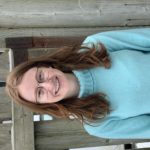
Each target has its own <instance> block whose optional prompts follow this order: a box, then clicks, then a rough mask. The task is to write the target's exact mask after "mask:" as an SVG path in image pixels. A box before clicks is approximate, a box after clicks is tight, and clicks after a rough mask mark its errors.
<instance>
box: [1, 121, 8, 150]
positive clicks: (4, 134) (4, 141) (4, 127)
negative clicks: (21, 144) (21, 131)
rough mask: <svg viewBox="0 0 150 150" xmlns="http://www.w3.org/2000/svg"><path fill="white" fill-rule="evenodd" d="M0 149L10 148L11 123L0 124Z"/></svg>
mask: <svg viewBox="0 0 150 150" xmlns="http://www.w3.org/2000/svg"><path fill="white" fill-rule="evenodd" d="M0 150H11V124H0Z"/></svg>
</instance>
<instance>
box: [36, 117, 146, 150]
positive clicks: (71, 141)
mask: <svg viewBox="0 0 150 150" xmlns="http://www.w3.org/2000/svg"><path fill="white" fill-rule="evenodd" d="M58 141H59V144H58ZM140 141H149V140H108V139H102V138H96V137H93V136H90V135H88V134H87V133H86V132H85V130H84V129H83V127H82V126H81V124H80V123H79V122H77V121H69V120H53V121H45V122H35V146H36V150H49V149H53V150H55V149H56V150H60V149H69V148H79V147H93V146H105V145H117V144H125V143H131V142H140Z"/></svg>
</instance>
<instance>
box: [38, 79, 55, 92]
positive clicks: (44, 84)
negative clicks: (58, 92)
mask: <svg viewBox="0 0 150 150" xmlns="http://www.w3.org/2000/svg"><path fill="white" fill-rule="evenodd" d="M38 85H39V86H40V87H43V88H44V89H45V90H47V91H49V92H50V91H52V90H53V88H54V83H53V81H52V80H46V81H44V82H42V83H39V84H38Z"/></svg>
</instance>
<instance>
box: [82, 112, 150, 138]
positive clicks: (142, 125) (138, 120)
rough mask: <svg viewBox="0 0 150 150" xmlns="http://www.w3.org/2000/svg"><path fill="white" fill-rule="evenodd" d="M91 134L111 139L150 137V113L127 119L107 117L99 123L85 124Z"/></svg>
mask: <svg viewBox="0 0 150 150" xmlns="http://www.w3.org/2000/svg"><path fill="white" fill-rule="evenodd" d="M84 127H85V129H86V130H87V132H88V133H89V134H91V135H94V136H97V137H101V138H110V139H147V138H150V115H140V116H135V117H131V118H127V119H121V120H115V119H113V118H111V119H110V118H109V117H108V118H107V119H105V121H103V122H101V123H100V124H98V125H94V126H90V125H85V126H84Z"/></svg>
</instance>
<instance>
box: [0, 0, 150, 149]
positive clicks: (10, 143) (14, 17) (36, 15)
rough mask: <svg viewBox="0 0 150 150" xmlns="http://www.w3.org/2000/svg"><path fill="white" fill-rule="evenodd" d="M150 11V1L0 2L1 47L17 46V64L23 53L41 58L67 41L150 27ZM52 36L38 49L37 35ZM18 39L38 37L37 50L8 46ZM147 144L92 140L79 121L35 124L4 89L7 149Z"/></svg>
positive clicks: (1, 111) (5, 65)
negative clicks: (97, 34) (12, 101)
mask: <svg viewBox="0 0 150 150" xmlns="http://www.w3.org/2000/svg"><path fill="white" fill-rule="evenodd" d="M149 10H150V1H149V0H99V1H98V0H44V1H43V0H37V1H33V0H26V1H20V0H13V1H11V0H0V12H1V13H0V27H1V28H0V47H3V48H4V47H8V48H10V47H11V48H13V50H14V52H15V62H16V64H17V63H19V61H20V60H19V59H18V58H21V57H18V55H19V56H21V55H20V54H22V55H23V56H26V57H27V56H29V57H33V56H39V55H42V54H45V53H47V52H49V51H50V50H51V48H52V49H55V48H57V47H60V46H62V45H64V44H67V43H66V41H70V42H79V41H82V39H83V38H84V37H86V36H87V35H89V34H93V33H97V32H101V31H108V30H116V29H122V28H135V27H142V26H150V11H149ZM47 36H48V37H49V39H50V40H49V42H50V45H51V46H49V47H50V49H48V48H46V47H45V48H43V49H41V47H42V46H40V44H39V43H40V42H39V41H38V39H39V38H34V39H36V40H37V41H38V42H36V40H34V42H35V43H36V44H37V46H33V45H32V44H33V37H40V38H42V39H44V37H47ZM15 37H28V40H29V41H30V40H31V39H32V42H31V43H30V46H31V47H23V45H25V44H23V43H22V44H21V46H20V47H19V48H16V47H13V46H14V45H15V46H16V45H19V44H17V42H19V39H20V38H19V39H18V40H16V39H15V40H16V43H11V42H10V41H9V42H7V45H6V42H5V40H6V39H7V38H15ZM13 40H14V39H13ZM40 40H41V39H40ZM26 41H27V40H26ZM36 44H35V45H36ZM38 44H39V45H38ZM28 46H29V45H28ZM38 47H40V49H39V48H38ZM26 50H27V51H26ZM17 53H18V54H17ZM19 53H20V54H19ZM16 56H17V57H16ZM26 57H22V59H26ZM8 59H9V58H8V53H7V50H5V52H3V53H0V80H5V78H6V76H7V74H8V72H9V62H8ZM143 141H149V140H111V139H101V138H96V137H91V136H89V135H88V134H87V133H86V132H85V131H84V129H83V128H82V126H81V125H80V124H79V123H78V122H76V121H75V120H73V121H68V120H56V119H54V120H53V121H37V122H33V114H32V113H31V112H30V111H28V110H26V109H24V108H22V107H18V106H16V105H14V104H12V103H11V101H10V100H9V98H8V96H7V95H6V94H5V90H4V87H1V88H0V149H1V150H20V149H21V150H34V149H35V150H65V149H69V148H77V147H91V146H103V145H114V144H124V143H136V142H143ZM143 150H144V149H143Z"/></svg>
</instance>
